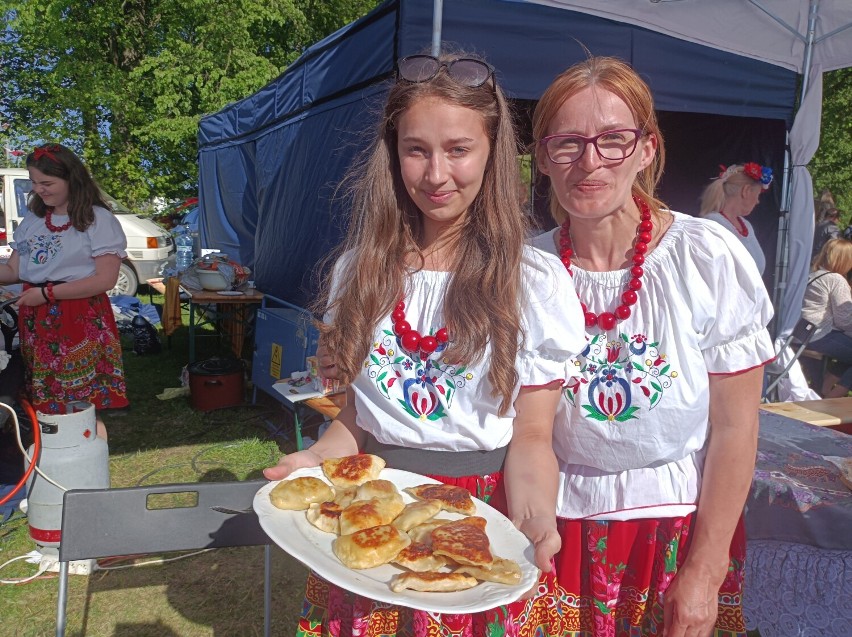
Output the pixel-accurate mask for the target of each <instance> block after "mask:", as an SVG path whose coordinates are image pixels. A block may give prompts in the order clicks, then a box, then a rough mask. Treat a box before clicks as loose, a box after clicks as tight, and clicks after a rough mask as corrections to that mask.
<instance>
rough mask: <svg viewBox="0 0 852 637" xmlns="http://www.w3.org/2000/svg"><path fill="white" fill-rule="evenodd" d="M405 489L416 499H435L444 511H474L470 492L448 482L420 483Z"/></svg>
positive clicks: (472, 512)
mask: <svg viewBox="0 0 852 637" xmlns="http://www.w3.org/2000/svg"><path fill="white" fill-rule="evenodd" d="M405 491H406V492H407V493H409V494H411V495H412V496H414V497H415V498H416V499H418V500H437V501H438V502H440V503H441V508H443V509H444V510H445V511H452V512H453V513H461V514H462V515H473V514H475V513H476V505H475V504H474V502H473V498H471V496H470V492H469V491H468V490H467V489H463V488H462V487H455V486H452V485H449V484H421V485H420V486H417V487H408V488H407V489H405Z"/></svg>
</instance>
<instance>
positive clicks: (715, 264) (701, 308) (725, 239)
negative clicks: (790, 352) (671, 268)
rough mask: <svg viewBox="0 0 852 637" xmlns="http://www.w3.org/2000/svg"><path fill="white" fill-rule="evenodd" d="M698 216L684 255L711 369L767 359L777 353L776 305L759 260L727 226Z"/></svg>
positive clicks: (727, 370)
mask: <svg viewBox="0 0 852 637" xmlns="http://www.w3.org/2000/svg"><path fill="white" fill-rule="evenodd" d="M696 221H697V222H698V223H695V224H690V227H689V228H688V230H687V231H686V232H685V235H684V241H683V244H682V245H681V246H680V249H681V250H683V253H682V254H681V258H680V259H679V261H680V263H681V264H682V267H683V273H682V274H683V276H684V277H685V282H686V286H685V287H686V290H687V295H688V298H687V302H688V303H690V304H691V305H692V321H693V326H692V327H693V329H694V330H695V331H696V333H697V334H698V339H699V345H700V347H701V350H702V352H703V354H704V360H705V363H706V365H707V371H708V372H709V373H711V374H731V373H736V372H741V371H746V370H748V369H751V368H753V367H758V366H760V365H763V364H765V363H767V362H768V361H770V360H772V359H773V358H774V357H775V350H774V347H773V345H772V341H771V339H770V337H769V332H768V331H767V329H766V325H767V324H768V323H769V321H770V319H771V318H772V314H773V309H772V304H771V302H770V300H769V295H768V294H767V292H766V287H765V286H764V285H763V281H762V280H761V278H760V274H759V273H758V271H757V267H756V266H755V263H754V260H753V259H752V257H751V255H750V254H749V253H748V251H747V250H746V249H745V248H744V247H743V245H742V244H741V243H740V242H739V241H738V240H737V239H736V237H734V236H733V235H732V234H731V233H730V232H728V231H727V230H725V229H724V228H723V227H722V226H720V225H718V224H715V223H713V222H710V221H704V220H696Z"/></svg>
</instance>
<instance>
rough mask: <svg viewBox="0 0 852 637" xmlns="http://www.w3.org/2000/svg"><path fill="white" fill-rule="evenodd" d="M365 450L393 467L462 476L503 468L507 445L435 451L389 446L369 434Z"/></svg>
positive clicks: (440, 474) (488, 472) (478, 474)
mask: <svg viewBox="0 0 852 637" xmlns="http://www.w3.org/2000/svg"><path fill="white" fill-rule="evenodd" d="M364 453H371V454H373V455H376V456H379V457H380V458H383V459H384V461H385V463H386V466H387V467H388V468H389V469H401V470H403V471H411V472H413V473H421V474H428V475H435V476H447V477H452V478H460V477H463V476H485V475H488V474H490V473H496V472H498V471H500V470H501V469H502V468H503V461H504V460H505V459H506V447H500V448H499V449H494V450H493V451H433V450H429V449H412V448H410V447H398V446H396V445H386V444H383V443H381V442H379V441H378V440H376V438H375V436H373V435H372V434H370V433H369V432H368V433H367V441H366V443H365V445H364Z"/></svg>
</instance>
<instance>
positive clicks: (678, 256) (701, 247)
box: [532, 212, 775, 519]
mask: <svg viewBox="0 0 852 637" xmlns="http://www.w3.org/2000/svg"><path fill="white" fill-rule="evenodd" d="M672 214H673V216H674V220H673V223H672V225H671V227H670V228H669V230H668V231H667V232H666V234H665V236H664V237H663V238H662V240H661V241H660V243H659V244H658V246H657V247H656V248H655V249H654V250H653V252H651V253H650V254H649V255H647V257H646V259H645V263H644V266H643V267H644V270H645V273H644V276H643V277H642V288H641V289H640V290H639V292H638V296H639V299H638V301H637V303H636V304H635V305H634V306H632V308H631V309H632V311H633V313H632V315H631V316H630V317H629V318H628V319H626V320H624V321H622V322H620V323H619V324H618V326H617V327H616V329H614V330H611V331H609V332H601V331H600V330H599V329H598V328H596V327H595V328H591V329H590V330H589V331H588V333H587V339H588V344H587V349H586V350H585V352H584V353H583V355H582V356H580V357H579V359H578V360H577V365H578V371H579V372H580V376H579V379H578V380H576V381H574V382H573V383H572V384H569V386H568V387H566V389H565V391H564V395H563V400H562V401H561V405H560V407H559V413H558V414H557V417H556V423H555V425H554V449H555V450H556V455H557V457H558V458H559V464H560V473H561V478H562V481H561V485H560V493H559V511H558V514H559V515H560V516H561V517H565V518H585V517H600V518H607V519H631V518H643V517H670V516H675V515H685V514H686V513H688V512H689V511H692V510H694V509H695V502H696V500H697V498H698V493H699V490H700V488H701V472H702V467H703V463H704V454H705V443H706V442H707V437H708V433H709V426H708V410H709V393H708V387H709V375H710V374H730V373H735V372H739V371H745V370H748V369H751V368H753V367H757V366H760V365H762V364H764V363H766V362H767V361H769V360H771V359H772V358H773V357H774V355H775V353H774V349H773V346H772V342H771V340H770V338H769V334H768V332H767V330H766V327H765V326H766V324H767V323H768V322H769V320H770V318H771V317H772V306H771V304H770V300H769V297H768V295H767V293H766V289H765V287H764V285H763V282H762V281H761V279H760V276H759V274H758V272H757V269H756V267H755V264H754V262H753V261H752V260H751V259H750V258H748V256H747V254H746V252H745V249H744V248H743V246H742V244H741V243H739V242H738V241H737V240H736V238H735V237H734V236H733V235H732V234H731V232H729V231H728V230H726V229H724V228H722V227H721V226H720V225H718V224H716V223H713V222H710V221H706V220H703V219H696V218H693V217H690V216H688V215H684V214H681V213H678V212H673V213H672ZM557 233H558V228H557V229H555V230H554V231H551V232H547V233H545V234H543V235H540V236H538V237H536V238H535V239H533V240H532V243H533V245H535V246H537V247H540V248H542V249H545V250H549V251H550V252H552V253H554V254H556V253H557V248H556V240H557V238H558V234H557ZM572 269H573V271H574V284H575V285H576V286H577V290H578V292H579V295H580V298H581V299H582V300H583V301H584V302H585V303H586V304H587V305H588V307H589V310H590V311H594V312H601V311H605V310H609V311H612V309H614V308H615V307H616V306H617V305H619V304H620V297H621V294H622V293H623V291H624V290H625V286H626V284H627V282H628V281H629V280H630V278H631V274H630V270H618V271H613V272H588V271H585V270H583V269H581V268H578V267H576V266H575V265H572ZM610 308H612V309H610Z"/></svg>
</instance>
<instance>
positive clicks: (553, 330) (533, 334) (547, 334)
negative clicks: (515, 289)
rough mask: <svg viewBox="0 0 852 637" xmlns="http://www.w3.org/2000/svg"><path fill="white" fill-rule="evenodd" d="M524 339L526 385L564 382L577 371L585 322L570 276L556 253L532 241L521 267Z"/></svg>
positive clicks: (520, 366)
mask: <svg viewBox="0 0 852 637" xmlns="http://www.w3.org/2000/svg"><path fill="white" fill-rule="evenodd" d="M522 277H523V278H522V286H523V301H522V303H523V305H522V325H523V330H524V343H523V344H522V346H521V349H520V351H519V352H518V356H517V362H516V366H517V370H518V378H519V380H520V384H521V385H522V386H527V387H536V386H543V385H547V384H550V383H552V382H553V381H556V380H559V381H561V382H562V383H563V384H564V383H565V382H566V381H567V380H568V379H569V378H572V377H573V376H576V375H577V373H578V372H577V371H576V370H577V367H576V366H575V365H574V357H576V356H577V355H579V354H580V353H581V352H582V351H583V350H584V349H585V348H586V335H585V322H584V319H583V311H582V309H581V308H580V301H579V299H578V298H577V292H576V290H575V289H574V283H573V282H572V280H571V276H570V275H569V274H568V272H567V271H566V270H565V266H564V265H562V262H561V261H560V260H559V259H558V258H557V257H555V256H553V255H550V254H546V253H544V252H542V251H541V250H538V249H537V248H532V247H527V248H526V249H525V252H524V262H523V270H522Z"/></svg>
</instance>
